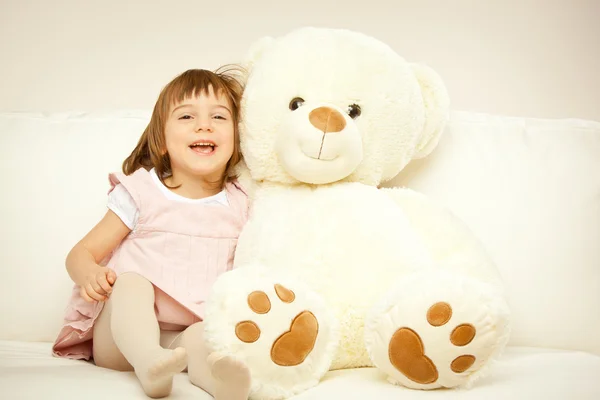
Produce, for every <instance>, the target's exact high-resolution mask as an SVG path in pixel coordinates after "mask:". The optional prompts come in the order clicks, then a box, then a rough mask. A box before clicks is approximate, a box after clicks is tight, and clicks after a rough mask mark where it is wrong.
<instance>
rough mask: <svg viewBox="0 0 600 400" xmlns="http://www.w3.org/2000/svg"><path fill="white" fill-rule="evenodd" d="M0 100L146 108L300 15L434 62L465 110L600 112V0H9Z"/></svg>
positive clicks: (36, 105)
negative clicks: (171, 87) (166, 88)
mask: <svg viewBox="0 0 600 400" xmlns="http://www.w3.org/2000/svg"><path fill="white" fill-rule="evenodd" d="M0 4H1V5H0V57H1V58H2V62H1V63H0V111H45V112H51V111H65V110H82V111H88V110H112V109H118V108H136V109H148V108H150V107H152V105H153V103H154V100H155V99H156V96H157V94H158V92H159V90H160V88H161V87H162V86H163V85H164V84H165V83H166V82H167V81H168V80H170V79H171V78H172V77H173V76H174V75H176V74H177V73H179V72H181V71H183V70H185V69H188V68H195V67H208V68H213V67H216V66H217V65H218V64H220V63H227V62H237V61H239V60H240V59H241V57H242V56H243V55H244V53H245V51H246V49H247V48H248V47H249V46H250V44H251V43H252V42H253V41H254V40H256V39H258V38H260V37H261V36H264V35H280V34H283V33H285V32H287V31H289V30H290V29H293V28H296V27H300V26H304V25H313V26H325V27H342V28H350V29H354V30H359V31H362V32H364V33H367V34H369V35H372V36H375V37H377V38H379V39H381V40H383V41H385V42H387V43H388V44H390V45H391V46H392V47H393V48H394V49H396V50H397V51H398V52H399V53H400V54H402V55H403V56H404V57H405V58H407V59H408V60H410V61H421V62H425V63H427V64H429V65H430V66H432V67H433V68H435V69H436V70H437V71H438V72H439V73H440V74H441V75H442V76H443V78H444V80H445V82H446V83H447V85H448V88H449V90H450V94H451V98H452V107H453V109H455V110H468V111H479V112H486V113H494V114H502V115H515V116H528V117H556V118H564V117H575V118H587V119H595V120H600V23H599V22H598V19H599V17H600V0H575V1H573V0H561V1H556V0H555V1H553V0H547V1H542V0H538V1H533V0H524V1H518V0H502V1H500V0H495V1H484V0H479V1H466V0H459V1H449V0H448V1H444V0H439V1H432V0H425V1H406V0H362V1H356V0H336V1H331V0H298V1H279V0H277V1H266V0H258V1H251V0H248V1H219V0H213V1H198V0H196V1H192V0H179V1H166V0H165V1H157V0H154V1H136V0H104V1H79V0H56V1H48V0H0Z"/></svg>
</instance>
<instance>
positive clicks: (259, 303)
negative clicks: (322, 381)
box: [235, 284, 319, 367]
mask: <svg viewBox="0 0 600 400" xmlns="http://www.w3.org/2000/svg"><path fill="white" fill-rule="evenodd" d="M274 290H275V293H276V294H277V299H278V301H281V302H283V303H288V304H290V303H293V302H294V300H295V298H296V296H295V294H294V292H293V291H291V290H289V289H287V288H286V287H284V286H283V285H280V284H276V285H275V286H274ZM248 306H249V308H250V309H251V310H252V311H253V312H254V313H256V314H267V313H269V311H271V299H270V298H269V296H268V295H267V294H266V293H265V292H263V291H260V290H259V291H254V292H252V293H250V294H249V295H248ZM318 333H319V322H318V320H317V318H316V317H315V315H314V314H313V313H312V312H310V311H306V310H304V311H302V312H300V313H298V314H297V315H296V316H295V317H294V318H293V319H292V321H291V323H290V328H289V330H287V331H286V332H284V333H282V334H281V335H280V336H279V337H278V338H277V339H276V340H275V341H274V342H273V345H272V346H271V351H270V354H271V360H272V361H273V362H274V363H275V364H277V365H280V366H288V367H289V366H295V365H298V364H301V363H302V362H303V361H304V360H305V359H306V357H307V356H308V355H309V354H310V352H311V351H312V350H313V348H314V346H315V342H316V340H317V336H318ZM235 334H236V336H237V337H238V339H239V340H241V341H242V342H244V343H254V342H256V341H257V340H258V339H259V338H260V335H261V329H260V327H259V326H258V324H257V323H255V322H254V321H252V320H247V321H242V322H239V323H238V324H237V325H236V327H235Z"/></svg>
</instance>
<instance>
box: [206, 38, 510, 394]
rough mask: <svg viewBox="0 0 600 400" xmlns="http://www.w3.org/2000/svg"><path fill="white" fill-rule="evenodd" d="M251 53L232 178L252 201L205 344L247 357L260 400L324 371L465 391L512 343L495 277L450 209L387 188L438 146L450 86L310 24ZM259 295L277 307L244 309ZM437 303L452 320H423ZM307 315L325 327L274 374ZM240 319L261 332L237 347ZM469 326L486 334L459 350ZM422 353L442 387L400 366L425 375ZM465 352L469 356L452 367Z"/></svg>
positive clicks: (296, 388) (363, 42) (382, 49)
mask: <svg viewBox="0 0 600 400" xmlns="http://www.w3.org/2000/svg"><path fill="white" fill-rule="evenodd" d="M249 54H250V55H249V57H248V60H247V67H248V70H249V75H248V81H247V86H246V91H245V94H244V98H243V102H242V108H243V116H242V117H243V122H242V124H241V126H240V128H241V140H242V151H243V153H244V158H245V164H242V167H241V169H240V171H239V172H240V180H241V181H242V183H243V185H244V186H245V187H246V188H247V189H248V191H249V192H250V193H251V197H252V203H251V204H252V205H251V210H250V220H249V222H248V224H247V226H246V227H245V229H244V231H243V232H242V235H241V236H240V238H239V242H238V248H237V253H236V260H235V264H236V270H234V271H232V272H231V273H228V274H225V275H224V276H223V278H222V279H220V281H219V282H218V283H217V285H216V286H215V290H214V292H213V294H212V296H211V300H210V302H209V304H208V305H207V338H208V343H209V344H210V345H211V346H212V347H213V348H215V349H217V350H219V351H224V352H229V353H232V354H236V355H237V356H238V357H240V358H241V359H243V360H244V361H245V362H246V363H248V365H249V366H250V368H251V369H252V376H253V391H252V398H257V399H258V398H264V399H276V398H286V397H290V396H292V395H293V394H296V393H299V392H301V391H303V390H305V389H307V388H308V387H310V386H313V385H315V384H317V382H318V381H319V379H320V378H321V377H322V375H323V374H324V373H325V372H326V371H327V370H328V369H339V368H352V367H362V366H377V367H379V368H380V369H381V370H382V371H384V372H385V373H386V374H387V375H388V377H389V380H390V381H391V382H393V383H398V384H402V385H405V386H408V387H412V388H417V389H433V388H438V387H457V386H468V385H469V384H471V383H472V382H473V381H474V380H475V379H476V378H477V377H478V376H480V375H481V373H482V371H484V370H485V368H486V367H487V366H488V365H489V363H490V361H491V359H493V358H494V357H495V356H496V355H497V354H498V353H499V352H500V351H501V350H502V348H503V347H504V345H505V344H506V341H507V339H508V333H509V311H508V307H507V305H506V302H505V300H504V297H503V293H502V284H501V281H500V279H499V277H498V274H497V272H496V269H495V267H494V265H493V263H492V262H491V261H490V259H489V257H488V256H487V254H486V252H485V250H484V249H483V248H482V246H481V245H480V244H479V242H478V241H477V239H476V238H475V237H474V236H473V234H472V233H471V232H470V231H469V230H468V229H467V228H466V227H465V226H464V225H463V224H462V223H461V222H460V221H459V220H457V219H456V218H455V217H454V216H453V215H452V214H450V213H449V212H448V211H447V210H445V209H444V208H442V207H440V206H438V205H436V204H434V203H433V202H432V201H430V200H429V199H427V198H426V197H424V196H422V195H420V194H418V193H415V192H413V191H411V190H409V189H405V188H402V189H400V188H399V189H379V188H378V185H379V184H380V183H381V182H384V181H386V180H388V179H391V178H393V177H394V176H395V175H397V174H398V173H399V172H400V171H401V170H402V169H403V168H404V167H405V166H406V165H407V164H408V163H409V162H410V161H411V160H412V159H415V158H420V157H424V156H426V155H427V154H428V153H429V152H431V151H433V149H434V148H435V146H436V144H437V142H438V140H439V137H440V135H441V134H442V132H443V128H444V124H445V122H446V118H447V115H448V104H449V101H448V95H447V93H446V90H445V87H444V84H443V82H442V80H441V78H440V77H439V76H438V75H437V74H436V73H435V72H434V71H433V70H432V69H430V68H428V67H426V66H423V65H416V64H411V63H409V62H407V61H405V60H404V59H403V58H402V57H401V56H399V55H398V54H397V53H396V52H394V51H393V50H392V49H391V48H390V47H389V46H387V45H385V44H384V43H381V42H380V41H378V40H376V39H375V38H372V37H369V36H366V35H363V34H360V33H357V32H351V31H346V30H335V29H319V28H303V29H299V30H296V31H293V32H291V33H289V34H287V35H285V36H282V37H280V38H265V39H262V40H260V41H258V42H257V43H256V44H255V45H254V46H253V48H252V49H251V51H250V53H249ZM298 98H299V99H301V100H296V101H295V102H294V99H298ZM357 106H358V107H359V108H360V115H357V112H356V110H357V108H358V107H357ZM353 117H354V118H353ZM280 282H285V284H284V285H285V286H286V287H288V288H289V289H290V290H293V291H294V292H295V293H296V294H297V296H296V300H295V301H294V302H293V303H291V304H289V305H286V304H283V303H281V302H280V301H278V298H277V295H276V293H275V292H274V290H273V287H274V285H275V284H277V283H280ZM256 290H260V291H264V293H265V294H267V295H268V297H269V299H270V301H271V303H272V304H273V310H274V311H273V312H268V313H266V314H260V315H259V314H256V313H255V312H254V311H252V310H251V307H249V306H248V304H249V302H248V300H247V298H248V295H249V294H250V293H252V292H253V291H256ZM436 303H447V304H448V306H449V307H450V308H451V310H452V315H451V316H450V317H449V320H448V321H447V322H446V323H445V324H443V325H442V326H433V325H431V323H428V321H427V315H428V310H429V309H430V308H431V306H432V305H434V304H436ZM303 310H308V311H311V312H312V313H313V314H314V315H315V317H316V318H317V320H318V322H319V332H318V338H317V340H316V342H315V345H314V348H313V349H312V351H311V352H310V354H309V355H308V356H307V357H306V359H305V360H304V361H303V362H302V363H301V364H299V365H295V366H280V365H276V364H275V363H273V360H272V358H273V350H272V348H273V347H272V345H273V343H274V341H275V340H276V339H277V337H278V336H279V335H282V334H284V332H286V331H287V330H289V329H290V324H291V321H292V320H293V319H294V317H295V316H296V315H298V313H300V312H301V311H303ZM241 321H253V322H256V324H257V326H258V327H259V328H260V331H261V332H264V334H263V335H261V337H260V338H259V339H258V340H257V341H256V342H253V343H242V342H240V339H239V338H238V337H237V336H236V335H235V334H234V332H235V329H236V324H238V323H239V322H241ZM461 324H470V326H472V327H473V328H474V329H475V330H476V332H477V333H476V335H475V337H474V338H473V339H472V340H471V341H470V342H469V343H468V344H465V345H462V344H461V345H455V344H453V343H451V341H450V337H451V336H452V334H453V332H454V328H456V327H457V326H459V325H461ZM401 328H410V329H411V330H413V331H414V332H416V334H417V335H418V337H419V340H420V341H421V345H422V346H421V347H422V348H423V349H424V352H425V353H424V355H422V354H421V355H420V356H421V359H417V358H418V357H417V358H414V357H413V355H414V354H413V353H415V351H416V350H415V346H414V343H413V344H411V343H409V342H406V341H402V340H399V339H397V337H398V335H397V333H398V332H399V330H400V329H401ZM395 335H396V336H395ZM393 338H396V339H393ZM392 342H394V343H393V344H392ZM411 346H412V347H411ZM398 348H400V349H401V351H400V352H399V353H398V354H396V355H394V352H397V349H398ZM290 351H291V352H293V351H295V349H294V348H293V346H292V347H291V348H290ZM411 354H412V355H411ZM423 356H426V357H427V358H428V359H429V362H430V363H432V364H433V365H435V369H436V370H437V372H436V373H435V374H434V375H435V377H434V378H435V379H434V378H431V379H429V378H427V377H426V378H423V377H418V376H416V375H414V373H412V372H409V373H408V375H407V374H405V373H404V372H402V370H403V368H402V367H401V368H400V369H399V368H398V363H400V364H403V365H404V366H405V368H404V371H405V372H406V371H407V370H415V369H418V368H419V365H421V364H422V363H423V362H425V363H427V362H428V361H427V360H425V359H424V358H423ZM461 356H468V357H473V359H474V362H473V363H472V365H470V366H468V368H467V369H466V370H464V371H459V372H456V371H453V370H452V368H451V366H453V365H454V364H453V360H456V359H457V358H459V357H461ZM411 357H413V358H414V359H413V358H411ZM393 360H396V361H393ZM398 360H400V361H398ZM424 360H425V361H424ZM411 363H412V364H411ZM419 363H421V364H419ZM407 368H408V369H407ZM424 374H425V375H423V376H426V375H427V373H424ZM429 375H431V373H429ZM431 376H433V375H431ZM432 379H433V381H432Z"/></svg>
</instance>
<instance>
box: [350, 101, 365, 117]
mask: <svg viewBox="0 0 600 400" xmlns="http://www.w3.org/2000/svg"><path fill="white" fill-rule="evenodd" d="M361 112H362V111H361V109H360V106H359V105H358V104H351V105H349V106H348V115H349V116H350V118H352V119H355V118H357V117H358V116H359V115H360V113H361Z"/></svg>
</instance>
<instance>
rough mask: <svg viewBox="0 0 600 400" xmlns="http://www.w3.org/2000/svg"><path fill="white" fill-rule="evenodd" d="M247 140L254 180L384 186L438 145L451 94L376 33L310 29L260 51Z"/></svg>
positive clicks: (248, 93) (245, 104)
mask: <svg viewBox="0 0 600 400" xmlns="http://www.w3.org/2000/svg"><path fill="white" fill-rule="evenodd" d="M245 67H246V69H247V71H248V76H247V81H246V89H245V91H244V95H243V98H242V121H241V123H240V140H241V148H242V153H243V154H244V160H245V164H246V166H247V168H248V170H249V173H250V175H251V177H252V179H254V180H257V181H266V182H277V183H283V184H292V185H293V184H299V183H307V184H328V183H332V182H338V181H346V182H361V183H364V184H368V185H374V186H376V185H379V184H380V183H381V182H383V181H386V180H389V179H391V178H393V177H394V176H396V175H397V174H398V173H399V172H400V171H401V170H402V169H403V168H404V167H405V166H406V165H407V164H408V163H409V162H410V160H412V159H415V158H420V157H423V156H425V155H427V154H428V153H429V152H431V150H432V149H433V148H434V147H435V145H436V144H437V142H438V139H439V137H440V134H441V132H442V130H443V127H444V124H445V122H446V119H447V115H448V96H447V93H446V89H445V87H444V84H443V82H442V80H441V79H440V77H439V76H438V75H437V74H436V73H435V72H434V71H433V70H432V69H430V68H429V67H426V66H424V65H417V64H411V63H408V62H407V61H405V60H404V59H403V58H402V57H401V56H400V55H398V54H397V53H396V52H395V51H394V50H392V49H391V48H390V47H389V46H387V45H386V44H384V43H382V42H380V41H378V40H376V39H374V38H372V37H369V36H367V35H364V34H361V33H358V32H353V31H348V30H342V29H327V28H313V27H307V28H301V29H297V30H295V31H292V32H290V33H288V34H287V35H284V36H282V37H279V38H271V37H266V38H263V39H261V40H259V41H257V42H256V43H255V44H254V45H253V46H252V47H251V49H250V52H249V56H248V57H247V60H246V63H245Z"/></svg>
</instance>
